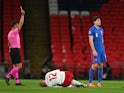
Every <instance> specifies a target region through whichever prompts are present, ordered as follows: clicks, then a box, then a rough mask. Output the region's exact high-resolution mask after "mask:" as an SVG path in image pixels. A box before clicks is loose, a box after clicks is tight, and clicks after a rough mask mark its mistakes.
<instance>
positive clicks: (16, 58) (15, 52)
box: [6, 49, 22, 85]
mask: <svg viewBox="0 0 124 93" xmlns="http://www.w3.org/2000/svg"><path fill="white" fill-rule="evenodd" d="M10 56H11V59H12V63H13V64H14V65H13V68H12V69H11V70H10V72H9V73H8V74H7V75H6V83H7V85H9V79H10V78H11V76H14V75H15V74H16V73H18V72H19V69H21V68H22V63H21V57H20V51H19V49H11V50H10Z"/></svg>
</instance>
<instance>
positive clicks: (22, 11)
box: [20, 6, 25, 14]
mask: <svg viewBox="0 0 124 93" xmlns="http://www.w3.org/2000/svg"><path fill="white" fill-rule="evenodd" d="M20 10H21V13H23V14H25V11H24V10H23V9H22V6H20Z"/></svg>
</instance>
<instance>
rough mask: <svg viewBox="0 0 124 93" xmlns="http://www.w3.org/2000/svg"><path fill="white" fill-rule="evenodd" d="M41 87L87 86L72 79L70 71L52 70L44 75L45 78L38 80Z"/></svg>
mask: <svg viewBox="0 0 124 93" xmlns="http://www.w3.org/2000/svg"><path fill="white" fill-rule="evenodd" d="M40 86H41V87H47V86H48V87H87V85H86V84H83V83H80V82H78V81H76V80H75V79H74V75H73V74H72V73H71V72H70V71H60V70H53V71H50V72H48V73H47V74H46V75H45V80H43V81H42V82H40Z"/></svg>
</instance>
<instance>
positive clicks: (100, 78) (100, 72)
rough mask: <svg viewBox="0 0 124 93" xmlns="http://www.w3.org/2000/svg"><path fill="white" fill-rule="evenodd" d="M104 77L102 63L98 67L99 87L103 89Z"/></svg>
mask: <svg viewBox="0 0 124 93" xmlns="http://www.w3.org/2000/svg"><path fill="white" fill-rule="evenodd" d="M102 75H103V63H100V64H99V65H98V84H97V86H98V87H102V84H101V81H102Z"/></svg>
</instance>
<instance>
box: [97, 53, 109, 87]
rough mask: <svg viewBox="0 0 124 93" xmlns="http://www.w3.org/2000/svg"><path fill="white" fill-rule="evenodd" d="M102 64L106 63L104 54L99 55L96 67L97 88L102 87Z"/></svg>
mask: <svg viewBox="0 0 124 93" xmlns="http://www.w3.org/2000/svg"><path fill="white" fill-rule="evenodd" d="M103 62H107V60H106V54H105V52H102V53H101V57H100V63H99V65H98V84H97V86H98V87H102V84H101V81H102V75H103Z"/></svg>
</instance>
